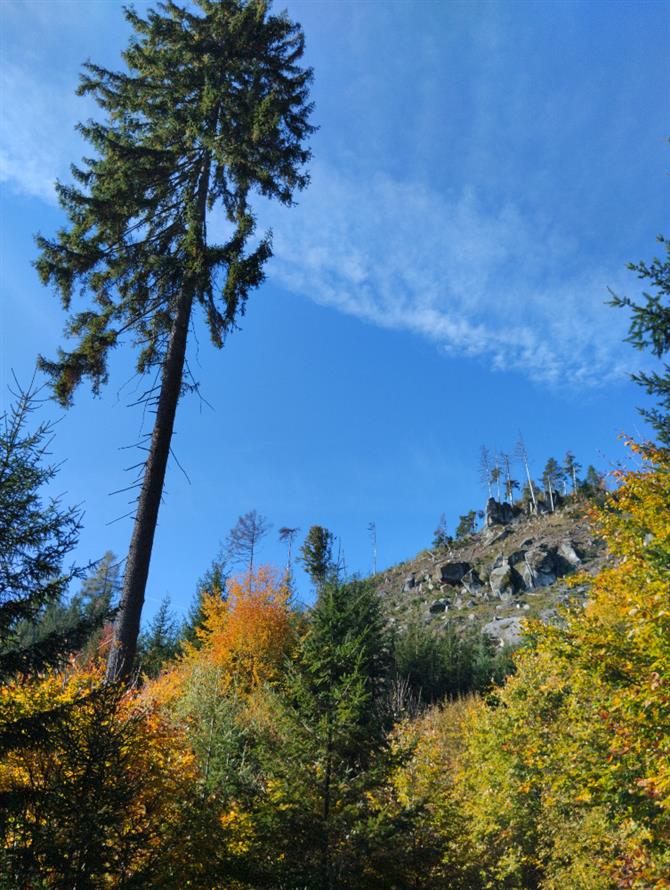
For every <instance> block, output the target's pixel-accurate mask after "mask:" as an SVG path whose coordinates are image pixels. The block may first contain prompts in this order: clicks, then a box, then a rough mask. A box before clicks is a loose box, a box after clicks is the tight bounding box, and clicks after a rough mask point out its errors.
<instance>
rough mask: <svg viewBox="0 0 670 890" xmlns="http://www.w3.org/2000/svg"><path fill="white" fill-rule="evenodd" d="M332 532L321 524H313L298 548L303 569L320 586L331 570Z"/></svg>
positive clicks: (316, 585)
mask: <svg viewBox="0 0 670 890" xmlns="http://www.w3.org/2000/svg"><path fill="white" fill-rule="evenodd" d="M333 541H334V537H333V533H332V532H330V531H328V529H327V528H324V527H323V526H321V525H313V526H312V527H311V528H310V530H309V531H308V532H307V536H306V538H305V540H304V541H303V545H302V547H301V548H300V556H301V558H302V562H303V565H304V566H305V571H306V572H307V574H308V575H309V576H310V578H311V579H312V581H313V582H314V586H315V587H317V588H319V587H321V586H322V585H323V584H324V583H325V581H326V579H327V578H328V576H329V575H330V574H331V573H332V572H333V569H334V564H333Z"/></svg>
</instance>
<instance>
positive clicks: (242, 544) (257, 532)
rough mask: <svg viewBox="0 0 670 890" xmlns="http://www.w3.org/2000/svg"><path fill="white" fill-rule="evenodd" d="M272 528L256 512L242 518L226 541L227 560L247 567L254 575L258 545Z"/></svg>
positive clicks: (251, 511)
mask: <svg viewBox="0 0 670 890" xmlns="http://www.w3.org/2000/svg"><path fill="white" fill-rule="evenodd" d="M271 528H272V526H271V524H270V523H269V522H268V521H267V519H266V518H265V517H264V516H261V514H260V513H258V512H257V511H256V510H250V511H249V512H248V513H245V514H244V516H240V518H239V519H238V520H237V522H236V523H235V525H234V526H233V528H231V530H230V532H229V534H228V538H227V540H226V556H227V558H228V559H229V560H230V561H231V562H232V563H233V564H238V565H246V569H247V571H248V572H249V574H252V572H253V570H254V555H255V554H256V551H257V549H258V545H259V544H260V542H261V541H262V540H263V538H264V537H266V535H267V534H268V532H269V531H270V529H271Z"/></svg>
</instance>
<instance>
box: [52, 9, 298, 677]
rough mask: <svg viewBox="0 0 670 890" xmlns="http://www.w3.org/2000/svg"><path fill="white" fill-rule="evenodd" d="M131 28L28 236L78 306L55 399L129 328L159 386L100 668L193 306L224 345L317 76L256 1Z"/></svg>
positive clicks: (129, 642) (262, 249)
mask: <svg viewBox="0 0 670 890" xmlns="http://www.w3.org/2000/svg"><path fill="white" fill-rule="evenodd" d="M125 15H126V18H127V20H128V22H129V23H130V25H131V27H132V28H133V30H134V35H133V37H132V38H131V40H130V43H129V45H128V48H127V49H126V50H125V52H124V54H123V56H124V59H125V62H126V66H127V71H126V72H114V71H108V70H106V69H104V68H101V67H99V66H97V65H94V64H92V63H90V62H89V63H87V64H86V66H85V69H86V71H85V73H84V74H83V76H82V81H81V84H80V87H79V90H78V92H79V94H80V95H92V96H93V98H94V99H95V101H96V102H97V103H98V105H99V106H100V108H101V109H102V111H103V113H104V120H102V121H90V122H88V123H86V124H82V125H80V126H79V130H80V132H81V133H82V135H83V136H84V138H85V139H87V140H88V141H89V142H90V143H91V145H92V148H93V150H94V152H93V153H94V155H95V156H94V157H88V158H85V159H84V161H83V165H82V166H81V167H73V168H72V170H73V175H74V177H75V180H76V183H77V184H76V185H74V186H66V185H63V184H58V185H57V191H58V196H59V200H60V203H61V206H62V207H63V209H64V210H65V212H66V214H67V216H68V218H69V222H70V225H69V227H66V228H63V229H62V230H61V231H60V232H59V233H58V234H57V236H56V238H55V239H53V240H49V239H47V238H44V237H41V236H40V237H39V238H38V246H39V248H40V251H41V252H40V256H39V258H38V260H37V264H36V265H37V269H38V271H39V274H40V277H41V279H42V281H43V283H45V284H52V285H54V286H55V287H56V289H57V290H58V291H59V292H60V295H61V299H62V302H63V306H64V308H65V310H66V311H68V312H69V311H70V310H71V303H72V299H73V297H74V296H75V294H76V295H77V296H78V297H79V296H80V295H81V296H85V297H88V298H89V302H88V305H86V306H85V307H84V308H83V309H82V310H81V311H79V312H76V313H74V314H73V315H71V317H70V319H69V321H68V325H67V329H66V330H67V333H68V335H70V336H72V337H74V338H76V339H77V341H78V342H77V344H76V345H75V347H74V349H73V350H72V351H70V352H66V351H64V350H60V352H59V355H58V359H57V360H56V361H47V360H45V359H42V360H41V365H42V367H43V368H44V369H45V370H46V371H47V372H48V373H49V374H50V375H51V377H52V380H53V385H54V391H55V394H56V396H57V398H58V399H59V400H60V402H61V403H62V404H64V405H69V404H71V402H72V398H73V393H74V390H75V389H76V387H77V385H78V384H79V383H80V382H81V381H82V379H83V378H89V379H90V380H91V382H92V386H93V390H94V392H97V391H99V389H100V387H101V385H102V384H103V383H105V382H106V380H107V361H108V356H109V352H110V350H111V349H112V348H114V347H115V346H117V345H118V344H119V343H120V342H121V340H122V338H123V336H124V334H129V335H131V336H132V337H133V338H134V341H135V342H136V343H137V344H138V346H139V348H140V351H139V355H138V359H137V369H138V372H140V373H145V372H153V373H155V374H157V375H158V377H159V378H160V382H159V383H158V385H157V386H155V387H151V388H150V389H149V390H148V393H147V399H148V400H149V401H151V402H152V403H153V404H154V405H155V411H156V414H155V422H154V427H153V433H152V436H151V440H150V444H149V451H148V456H147V459H146V463H145V468H144V474H143V479H142V484H141V489H140V494H139V498H138V503H137V511H136V514H135V521H134V527H133V534H132V539H131V543H130V549H129V554H128V559H127V563H126V573H125V578H124V586H123V594H122V598H121V604H120V609H119V614H118V618H117V621H116V624H115V633H114V645H113V646H112V650H111V653H110V660H109V665H108V677H109V678H110V679H112V680H115V679H118V678H123V677H126V676H127V675H128V673H129V672H130V670H131V668H132V664H133V660H134V655H135V648H136V644H137V636H138V633H139V627H140V616H141V611H142V605H143V601H144V591H145V587H146V580H147V575H148V571H149V562H150V558H151V550H152V546H153V538H154V532H155V528H156V522H157V518H158V508H159V504H160V500H161V495H162V491H163V483H164V478H165V471H166V466H167V460H168V455H169V451H170V442H171V437H172V430H173V426H174V418H175V412H176V407H177V401H178V399H179V396H180V394H181V393H182V391H183V389H184V362H185V355H186V344H187V337H188V331H189V325H190V323H191V319H192V315H193V311H194V307H198V306H199V307H200V308H201V309H202V311H203V313H204V315H205V318H206V321H207V326H208V328H209V332H210V335H211V338H212V341H213V343H214V344H215V345H216V346H217V347H221V346H222V345H223V343H224V340H225V338H226V335H227V334H228V333H230V331H232V330H233V329H234V328H235V326H236V321H237V318H238V316H239V315H240V314H242V313H243V312H244V308H245V303H246V300H247V297H248V294H249V292H250V290H252V289H254V288H256V287H257V286H258V285H259V284H260V283H261V281H262V280H263V274H264V273H263V267H264V264H265V262H266V260H267V259H268V257H269V256H270V253H271V247H270V237H269V235H266V236H265V237H263V238H261V239H260V242H258V243H256V244H255V245H254V244H253V243H252V240H253V236H254V226H255V220H254V215H253V212H252V210H251V206H250V197H251V195H252V193H253V192H254V191H255V192H259V193H260V194H262V195H264V196H265V197H267V198H275V199H277V200H279V201H280V202H282V203H284V204H291V202H292V198H293V195H294V193H295V191H296V190H299V189H301V188H303V187H304V186H305V185H306V184H307V175H306V174H305V173H304V172H303V167H304V164H305V163H306V162H307V160H308V159H309V152H308V151H307V149H306V148H305V147H304V142H305V139H306V138H307V136H308V135H309V133H310V132H311V131H312V129H313V128H312V127H311V126H310V124H309V123H308V118H309V114H310V110H311V107H310V105H309V104H308V103H307V99H308V87H309V83H310V80H311V77H312V74H311V71H310V70H309V69H304V68H301V67H300V64H299V63H300V59H301V57H302V54H303V43H304V41H303V35H302V31H301V29H300V27H299V26H298V25H296V24H294V23H293V22H291V21H290V20H289V19H288V17H287V16H285V15H279V16H276V15H271V14H270V13H269V10H268V3H267V2H266V0H196V2H195V3H194V4H193V5H192V6H190V7H189V8H185V7H181V6H179V5H177V4H176V3H174V2H172V0H167V2H165V3H163V4H161V5H160V6H159V7H158V11H154V10H150V11H149V12H148V13H147V16H146V18H142V17H140V16H139V15H138V14H137V13H136V12H134V11H133V10H132V9H126V11H125ZM218 204H221V205H223V209H224V211H225V214H226V217H227V220H228V223H229V230H228V235H227V240H225V241H224V242H223V243H220V244H210V243H209V242H208V240H207V215H208V211H210V210H212V208H213V207H214V206H215V205H218Z"/></svg>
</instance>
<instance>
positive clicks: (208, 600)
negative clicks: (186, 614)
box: [148, 566, 295, 704]
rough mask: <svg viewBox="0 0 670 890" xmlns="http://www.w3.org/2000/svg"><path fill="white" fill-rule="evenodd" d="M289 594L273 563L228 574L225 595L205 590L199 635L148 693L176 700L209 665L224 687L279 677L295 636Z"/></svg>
mask: <svg viewBox="0 0 670 890" xmlns="http://www.w3.org/2000/svg"><path fill="white" fill-rule="evenodd" d="M289 600H290V590H289V588H288V586H287V584H286V579H285V577H284V576H283V575H281V574H279V573H278V572H277V571H276V570H275V569H273V568H270V567H268V566H261V567H260V568H259V569H258V570H257V571H256V572H255V573H247V574H245V575H243V576H241V577H239V578H233V579H231V580H229V581H228V583H227V585H226V595H225V597H224V596H222V595H221V593H220V592H219V591H216V590H215V591H212V592H208V593H205V594H204V595H203V598H202V604H201V609H202V622H201V625H200V626H199V627H198V629H197V631H196V641H195V642H194V643H186V644H185V645H184V649H183V654H182V656H181V657H180V658H179V659H178V661H177V662H175V663H174V664H173V665H171V666H170V667H169V668H168V669H167V670H166V671H165V672H164V673H163V675H162V676H161V677H159V678H158V679H157V680H156V681H155V682H154V683H152V684H150V686H149V689H148V695H149V696H150V697H152V698H155V699H157V700H158V701H161V702H163V703H165V704H168V703H170V702H173V701H176V700H177V699H178V698H179V696H180V695H183V694H184V692H185V689H186V687H187V686H188V685H189V683H190V682H191V681H192V680H193V679H194V677H195V676H196V675H199V674H201V673H202V671H203V670H205V669H208V670H209V672H210V673H211V672H212V671H214V672H215V673H216V675H217V677H218V688H219V692H221V693H223V692H226V691H228V690H230V689H231V688H233V687H234V688H235V690H236V692H238V693H245V692H250V691H251V690H252V689H254V688H255V687H257V686H259V685H262V684H263V683H265V682H269V681H272V680H274V679H276V678H277V677H278V675H279V672H280V670H281V666H282V664H283V663H284V660H285V658H286V656H287V654H288V653H289V651H290V649H291V646H292V643H293V639H294V632H295V619H294V617H293V616H292V613H291V608H290V603H289Z"/></svg>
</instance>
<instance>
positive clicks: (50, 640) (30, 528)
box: [0, 389, 104, 681]
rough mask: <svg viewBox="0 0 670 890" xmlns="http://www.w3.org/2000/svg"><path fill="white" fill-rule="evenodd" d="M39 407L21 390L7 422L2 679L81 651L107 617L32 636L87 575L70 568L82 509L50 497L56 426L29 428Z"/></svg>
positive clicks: (1, 514) (1, 459) (2, 446)
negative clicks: (49, 459) (50, 450)
mask: <svg viewBox="0 0 670 890" xmlns="http://www.w3.org/2000/svg"><path fill="white" fill-rule="evenodd" d="M37 407H38V397H37V393H36V392H35V391H34V390H31V389H29V390H28V391H25V392H24V391H19V392H18V393H17V394H16V401H15V403H14V405H13V407H12V408H11V409H10V410H9V412H8V413H6V414H5V415H4V416H3V417H2V418H0V680H3V681H4V680H8V679H9V678H10V677H11V676H13V675H14V674H16V673H18V672H19V671H20V672H22V673H25V672H29V671H40V670H42V669H44V668H46V667H49V666H51V665H54V664H57V663H58V662H59V661H61V660H62V659H63V658H64V657H66V656H67V655H69V654H70V653H71V652H74V651H76V650H77V649H79V648H80V647H81V646H82V645H83V644H84V643H85V642H86V640H87V638H88V637H89V636H90V634H91V633H92V632H93V631H94V630H95V629H96V628H97V627H99V625H100V624H101V622H102V619H103V617H104V615H103V614H102V613H95V614H82V615H79V616H75V617H74V619H73V620H72V621H71V622H68V623H67V624H59V623H57V622H55V623H54V624H53V625H52V626H48V627H45V628H43V630H42V632H33V630H32V628H33V627H34V626H35V625H39V624H40V622H41V621H42V620H43V619H44V616H45V613H46V612H47V610H48V609H49V608H55V607H56V606H60V607H61V608H64V607H63V606H62V599H63V597H64V595H65V593H66V591H67V588H68V586H69V584H70V583H71V581H72V580H73V579H75V578H78V577H82V575H83V572H84V570H82V569H77V568H75V567H70V568H65V567H64V562H65V560H66V558H67V556H68V554H69V553H70V552H71V551H72V550H73V548H74V547H75V546H76V544H77V540H78V536H79V530H80V528H81V512H80V510H79V509H77V508H76V507H69V508H67V507H63V506H62V505H61V504H60V502H59V501H58V500H57V499H54V498H49V497H47V496H46V495H45V491H44V490H45V488H46V487H47V486H48V485H49V483H51V482H52V481H53V479H54V477H55V476H56V473H57V467H55V466H50V465H49V464H48V463H46V458H47V456H48V447H49V443H50V441H51V438H52V435H53V429H52V426H51V424H49V423H40V424H38V425H37V426H36V427H35V428H34V429H32V430H31V429H29V423H30V419H31V415H32V412H33V411H35V410H36V409H37Z"/></svg>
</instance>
